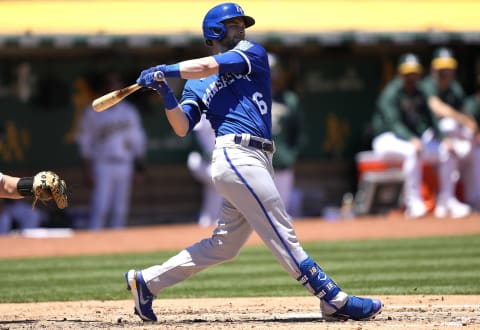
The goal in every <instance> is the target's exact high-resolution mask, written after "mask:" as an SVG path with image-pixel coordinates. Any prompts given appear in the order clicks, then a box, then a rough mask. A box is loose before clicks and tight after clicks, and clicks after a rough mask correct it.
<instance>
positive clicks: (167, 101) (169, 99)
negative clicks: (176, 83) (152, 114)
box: [162, 91, 178, 110]
mask: <svg viewBox="0 0 480 330" xmlns="http://www.w3.org/2000/svg"><path fill="white" fill-rule="evenodd" d="M162 98H163V105H165V109H166V110H173V109H175V108H176V107H178V101H177V98H176V97H175V95H173V93H172V91H168V92H166V93H164V94H162Z"/></svg>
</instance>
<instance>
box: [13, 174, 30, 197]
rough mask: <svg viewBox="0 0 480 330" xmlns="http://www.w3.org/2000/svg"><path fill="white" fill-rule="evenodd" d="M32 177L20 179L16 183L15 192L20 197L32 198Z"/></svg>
mask: <svg viewBox="0 0 480 330" xmlns="http://www.w3.org/2000/svg"><path fill="white" fill-rule="evenodd" d="M32 187H33V177H31V176H30V177H24V178H20V180H18V182H17V191H18V193H19V194H20V195H22V196H33V190H32Z"/></svg>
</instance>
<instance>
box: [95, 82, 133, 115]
mask: <svg viewBox="0 0 480 330" xmlns="http://www.w3.org/2000/svg"><path fill="white" fill-rule="evenodd" d="M140 88H142V86H140V85H138V84H133V85H130V86H128V87H125V88H122V89H118V90H116V91H113V92H110V93H107V94H105V95H103V96H100V97H99V98H96V99H95V100H93V102H92V106H93V110H95V111H96V112H102V111H105V110H107V109H108V108H110V107H112V106H114V105H115V104H117V103H118V102H120V101H121V100H123V99H124V98H126V97H127V96H128V95H130V94H132V93H133V92H135V91H137V90H139V89H140Z"/></svg>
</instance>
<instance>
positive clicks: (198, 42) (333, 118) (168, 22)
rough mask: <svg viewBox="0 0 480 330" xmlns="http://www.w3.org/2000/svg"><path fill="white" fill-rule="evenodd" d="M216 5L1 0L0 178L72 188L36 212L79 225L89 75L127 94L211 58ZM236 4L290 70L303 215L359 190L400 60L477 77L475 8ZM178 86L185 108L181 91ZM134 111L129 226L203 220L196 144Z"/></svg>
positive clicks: (159, 109)
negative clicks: (37, 176) (444, 59)
mask: <svg viewBox="0 0 480 330" xmlns="http://www.w3.org/2000/svg"><path fill="white" fill-rule="evenodd" d="M217 3H218V2H214V1H175V2H173V1H135V2H133V1H34V2H32V1H2V2H0V12H1V13H2V22H0V169H1V170H2V171H3V172H5V173H11V174H13V175H17V176H22V175H31V173H32V172H35V171H37V170H40V169H51V170H54V171H56V172H57V173H59V174H60V175H61V176H62V177H64V178H65V180H66V181H67V182H68V184H69V187H70V188H69V190H70V207H69V208H68V209H67V210H66V211H57V210H55V209H54V208H53V207H52V206H51V205H46V206H40V207H43V208H44V209H45V210H46V211H47V212H48V213H49V217H48V221H47V225H49V226H72V227H81V226H82V225H81V219H82V217H86V214H87V213H88V211H89V204H90V201H89V197H90V196H89V188H88V186H87V185H86V184H85V180H84V178H83V177H82V175H83V174H82V173H83V172H82V171H81V166H82V163H81V158H80V154H79V150H78V146H77V144H76V143H75V139H74V136H75V132H76V129H77V125H78V120H79V117H80V114H81V112H82V111H83V109H84V108H85V106H88V105H89V104H90V103H91V101H92V94H91V92H90V90H89V86H88V84H87V81H88V79H87V78H88V77H89V76H91V75H92V74H99V73H106V72H117V73H119V74H120V76H121V79H122V83H123V84H124V85H125V86H127V85H130V84H132V83H134V82H135V79H136V78H137V77H138V75H139V73H140V71H141V70H143V69H145V68H147V67H150V66H153V65H156V64H161V63H176V62H179V61H181V60H184V59H189V58H197V57H202V56H207V55H209V49H208V47H206V46H205V45H204V42H203V39H202V35H201V20H202V18H203V15H204V14H205V11H206V10H207V9H209V8H210V7H211V6H212V5H213V4H217ZM239 3H240V4H241V5H242V6H243V8H244V10H245V11H246V13H247V14H248V15H251V16H253V17H254V18H255V19H256V20H257V24H256V25H255V26H254V27H252V28H251V29H249V30H247V37H248V38H249V39H251V40H254V41H258V42H260V43H262V44H263V45H264V46H265V48H266V49H267V50H268V51H270V52H274V53H276V54H277V55H278V56H279V57H280V58H281V59H282V61H283V64H284V65H285V67H286V69H287V74H288V77H289V80H288V87H290V88H291V89H293V90H295V91H296V92H297V93H298V95H299V97H300V102H301V108H302V110H303V112H304V119H305V131H306V136H307V139H306V143H305V144H304V146H303V149H302V151H301V155H300V159H299V161H298V162H297V164H296V166H295V173H296V186H297V192H298V194H299V196H301V197H300V198H301V209H300V210H298V214H297V216H319V215H322V212H324V209H325V207H328V206H329V205H339V204H340V203H341V200H342V196H344V194H345V193H346V192H355V191H356V189H357V184H358V183H357V176H358V173H357V170H356V166H355V155H356V154H357V153H358V152H360V151H364V150H369V149H370V148H371V146H370V143H371V138H372V136H371V131H370V122H371V116H372V113H373V111H374V109H375V102H376V99H377V97H378V95H379V93H380V92H381V90H382V88H383V86H384V85H385V84H386V83H387V82H388V81H389V80H390V79H391V78H392V77H393V76H394V75H395V74H396V65H397V60H398V57H399V56H400V55H401V54H404V53H406V52H413V53H416V54H417V55H418V56H419V58H420V59H421V61H422V63H423V65H424V67H425V68H427V70H426V72H425V74H428V67H429V63H430V60H431V56H432V52H433V50H434V49H436V48H438V47H440V46H447V47H449V48H450V49H452V50H453V52H454V54H455V57H456V58H457V60H458V70H457V79H458V81H459V82H460V83H461V84H462V86H463V88H464V89H465V91H466V93H467V94H472V93H473V91H474V87H475V77H476V75H477V74H478V73H480V23H479V21H478V17H477V18H475V17H474V16H475V13H476V14H478V13H479V12H480V4H477V3H476V1H415V2H413V1H384V2H380V1H276V2H273V1H261V0H249V1H242V2H239ZM273 3H275V6H273V5H272V4H273ZM170 83H171V86H172V88H173V90H174V91H176V92H177V97H180V95H178V93H179V92H180V91H181V87H182V86H181V84H183V81H181V80H176V79H172V80H171V81H170ZM128 100H129V101H130V102H132V103H133V104H135V105H136V106H137V107H138V109H139V110H140V113H141V117H142V122H143V126H144V127H145V131H146V135H147V141H148V142H147V155H146V159H145V172H144V176H143V177H142V180H138V181H136V182H135V183H134V186H133V191H132V205H131V211H130V213H131V214H130V217H129V223H128V224H129V225H145V224H159V223H176V222H193V221H195V218H196V215H197V213H198V208H199V205H200V194H201V186H200V184H199V183H198V182H197V181H195V180H193V178H192V175H191V173H190V172H189V170H188V168H187V167H186V158H187V155H188V153H189V152H190V151H191V150H192V148H194V147H195V146H194V145H195V141H194V140H193V139H192V138H191V137H187V138H179V137H177V136H175V135H174V133H173V132H172V130H171V128H170V127H169V126H168V123H167V121H166V119H165V116H164V113H163V105H162V100H161V98H160V97H158V96H157V95H156V94H155V93H153V92H151V91H139V92H136V93H135V94H132V95H131V96H129V97H128ZM2 203H4V202H2Z"/></svg>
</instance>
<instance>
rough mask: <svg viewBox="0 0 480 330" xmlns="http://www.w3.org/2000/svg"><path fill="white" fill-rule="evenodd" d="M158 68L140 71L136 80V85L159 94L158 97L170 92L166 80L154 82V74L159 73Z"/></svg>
mask: <svg viewBox="0 0 480 330" xmlns="http://www.w3.org/2000/svg"><path fill="white" fill-rule="evenodd" d="M159 67H160V66H157V67H154V68H150V69H147V70H144V71H142V73H141V74H140V76H139V77H138V79H137V84H139V85H140V86H143V87H148V88H151V89H154V90H156V91H157V92H158V93H160V95H164V94H166V93H168V92H170V91H171V89H170V86H169V85H168V83H167V81H166V80H162V81H157V80H155V77H154V74H155V72H157V71H161V70H158V69H159ZM161 72H163V71H161Z"/></svg>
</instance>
